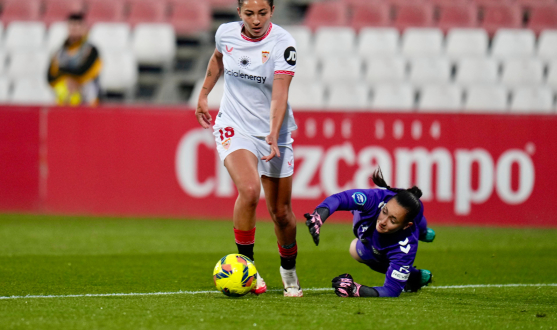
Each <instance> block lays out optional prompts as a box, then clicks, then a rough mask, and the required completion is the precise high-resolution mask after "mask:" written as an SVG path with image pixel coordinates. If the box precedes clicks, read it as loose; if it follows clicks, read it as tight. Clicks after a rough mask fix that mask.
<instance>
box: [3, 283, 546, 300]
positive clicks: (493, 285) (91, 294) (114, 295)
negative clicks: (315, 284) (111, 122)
mask: <svg viewBox="0 0 557 330" xmlns="http://www.w3.org/2000/svg"><path fill="white" fill-rule="evenodd" d="M532 286H533V287H536V286H538V287H542V286H554V287H557V283H540V284H470V285H446V286H427V287H424V289H427V290H430V289H475V288H515V287H532ZM269 291H277V292H278V291H282V290H280V289H279V290H269ZM304 291H331V292H332V291H333V289H332V288H304ZM204 293H220V292H219V291H176V292H144V293H133V292H132V293H87V294H69V295H44V296H39V295H37V296H31V295H29V296H0V300H7V299H33V298H80V297H126V296H169V295H178V294H191V295H193V294H204Z"/></svg>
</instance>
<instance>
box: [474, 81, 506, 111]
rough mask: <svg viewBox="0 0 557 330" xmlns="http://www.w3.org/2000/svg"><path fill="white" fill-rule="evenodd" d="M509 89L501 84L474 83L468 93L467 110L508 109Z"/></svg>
mask: <svg viewBox="0 0 557 330" xmlns="http://www.w3.org/2000/svg"><path fill="white" fill-rule="evenodd" d="M507 103H508V97H507V89H506V88H505V87H503V86H501V85H474V86H470V87H469V88H468V90H467V93H466V101H465V104H464V110H465V111H466V112H485V113H490V112H493V113H501V112H507V109H508V105H507Z"/></svg>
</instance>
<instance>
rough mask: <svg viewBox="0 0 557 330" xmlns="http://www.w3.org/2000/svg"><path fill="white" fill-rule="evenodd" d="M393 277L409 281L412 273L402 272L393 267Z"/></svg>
mask: <svg viewBox="0 0 557 330" xmlns="http://www.w3.org/2000/svg"><path fill="white" fill-rule="evenodd" d="M391 277H392V278H394V279H397V280H399V281H408V278H409V277H410V273H408V274H403V273H401V272H399V271H398V270H396V269H393V272H392V273H391Z"/></svg>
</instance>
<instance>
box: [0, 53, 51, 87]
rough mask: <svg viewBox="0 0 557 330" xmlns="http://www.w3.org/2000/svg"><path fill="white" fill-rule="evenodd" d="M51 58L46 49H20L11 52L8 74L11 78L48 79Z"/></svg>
mask: <svg viewBox="0 0 557 330" xmlns="http://www.w3.org/2000/svg"><path fill="white" fill-rule="evenodd" d="M49 62H50V59H49V56H48V52H47V51H46V50H42V51H31V50H19V51H14V52H11V53H10V61H9V63H10V64H9V65H8V70H7V76H8V77H9V78H11V79H19V78H36V79H41V78H42V79H43V80H45V81H46V76H47V72H48V65H49Z"/></svg>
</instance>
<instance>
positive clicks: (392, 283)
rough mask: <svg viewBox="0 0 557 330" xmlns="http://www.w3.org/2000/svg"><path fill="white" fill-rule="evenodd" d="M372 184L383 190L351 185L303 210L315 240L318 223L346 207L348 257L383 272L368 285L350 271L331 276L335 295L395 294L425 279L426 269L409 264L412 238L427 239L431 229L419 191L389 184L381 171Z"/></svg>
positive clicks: (413, 288)
mask: <svg viewBox="0 0 557 330" xmlns="http://www.w3.org/2000/svg"><path fill="white" fill-rule="evenodd" d="M372 180H373V182H374V183H375V184H376V185H377V186H378V187H382V188H386V189H354V190H347V191H344V192H341V193H338V194H335V195H332V196H329V197H327V198H326V199H325V200H324V201H323V202H322V203H321V204H319V205H318V206H317V208H316V209H315V211H314V212H313V213H312V214H309V213H306V214H305V217H306V219H307V221H306V225H307V226H308V227H309V232H310V234H311V235H312V236H313V240H314V242H315V245H318V244H319V233H320V230H321V226H322V225H323V223H324V222H325V220H327V218H328V217H329V216H330V215H331V214H333V213H334V212H335V211H337V210H343V211H352V214H353V215H354V218H353V230H354V235H356V237H357V238H356V239H354V240H353V241H352V244H350V255H351V256H352V257H353V258H354V259H356V260H357V261H359V262H361V263H364V264H366V265H368V266H369V267H370V268H371V269H372V270H374V271H377V272H380V273H383V274H386V277H385V284H384V285H383V286H382V287H368V286H365V285H361V284H358V283H356V282H354V280H353V278H352V276H351V275H350V274H342V275H340V276H337V277H335V278H334V279H333V288H334V289H335V293H336V294H337V296H339V297H398V296H399V295H400V293H401V292H402V290H403V289H405V290H406V291H417V290H418V289H420V288H421V287H422V286H425V285H428V284H429V283H430V282H431V278H432V275H431V272H430V271H428V270H425V269H416V268H414V267H413V263H414V259H415V258H416V252H417V251H418V240H422V241H425V242H431V241H433V239H434V238H435V232H434V231H433V230H432V229H430V228H427V221H426V219H425V217H424V215H423V212H424V207H423V204H422V202H421V201H420V197H421V196H422V192H421V190H420V189H419V188H418V187H416V186H414V187H412V188H411V189H406V190H405V189H397V188H391V187H389V186H388V185H387V183H386V182H385V180H384V179H383V174H382V173H381V170H380V169H379V170H377V171H375V172H374V173H373V176H372Z"/></svg>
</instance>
